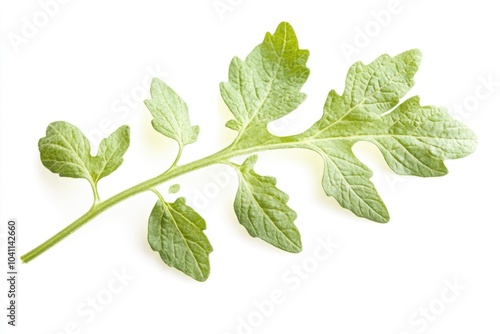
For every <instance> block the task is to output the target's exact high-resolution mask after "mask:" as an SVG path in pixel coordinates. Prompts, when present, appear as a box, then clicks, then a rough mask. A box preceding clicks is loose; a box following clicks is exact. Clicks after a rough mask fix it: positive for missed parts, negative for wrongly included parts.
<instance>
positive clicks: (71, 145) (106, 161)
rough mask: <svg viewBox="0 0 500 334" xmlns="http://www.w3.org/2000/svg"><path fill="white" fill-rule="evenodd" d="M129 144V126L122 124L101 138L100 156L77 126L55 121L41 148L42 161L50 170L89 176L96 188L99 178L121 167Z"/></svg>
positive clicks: (39, 144)
mask: <svg viewBox="0 0 500 334" xmlns="http://www.w3.org/2000/svg"><path fill="white" fill-rule="evenodd" d="M129 143H130V130H129V127H128V126H126V125H124V126H121V127H120V128H118V129H117V130H116V131H115V132H113V133H112V134H111V135H110V136H109V137H108V138H105V139H103V140H102V141H101V143H100V145H99V150H98V152H97V155H96V156H92V155H91V154H90V144H89V141H88V139H87V138H86V137H85V136H84V134H83V133H82V132H81V131H80V130H79V129H78V128H77V127H76V126H74V125H72V124H70V123H66V122H53V123H51V124H49V126H48V127H47V133H46V136H45V137H43V138H41V139H40V141H39V142H38V148H39V150H40V158H41V160H42V164H43V165H44V166H45V167H47V169H49V170H50V171H51V172H53V173H56V174H59V175H60V176H64V177H73V178H83V179H87V180H88V181H89V182H90V183H91V184H92V186H93V187H95V185H96V184H97V182H98V181H99V180H100V179H102V178H103V177H105V176H107V175H109V174H111V173H112V172H113V171H115V170H116V169H117V168H118V167H120V165H121V163H122V162H123V155H124V154H125V152H126V151H127V149H128V146H129Z"/></svg>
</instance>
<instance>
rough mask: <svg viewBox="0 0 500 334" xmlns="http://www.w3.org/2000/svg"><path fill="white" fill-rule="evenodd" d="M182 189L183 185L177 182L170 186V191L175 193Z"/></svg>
mask: <svg viewBox="0 0 500 334" xmlns="http://www.w3.org/2000/svg"><path fill="white" fill-rule="evenodd" d="M180 189H181V186H180V185H179V184H178V183H176V184H172V185H171V186H170V188H168V192H169V193H170V194H175V193H178V192H179V190H180Z"/></svg>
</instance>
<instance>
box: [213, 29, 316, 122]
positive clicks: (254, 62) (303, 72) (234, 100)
mask: <svg viewBox="0 0 500 334" xmlns="http://www.w3.org/2000/svg"><path fill="white" fill-rule="evenodd" d="M308 57H309V51H308V50H301V49H299V44H298V41H297V37H296V36H295V32H294V31H293V28H292V26H291V25H290V24H288V23H286V22H283V23H281V24H280V25H279V26H278V28H277V29H276V32H275V33H274V35H272V34H270V33H267V34H266V36H265V38H264V41H263V42H262V43H261V44H259V45H258V46H257V47H256V48H255V49H254V50H253V51H252V52H251V53H250V54H249V55H248V56H247V58H246V59H245V61H243V60H241V59H239V58H237V57H235V58H233V60H232V61H231V65H230V67H229V82H227V83H221V85H220V91H221V95H222V98H223V100H224V102H225V103H226V105H227V106H228V108H229V110H230V111H231V113H232V114H233V115H234V117H235V119H234V120H231V121H229V122H228V123H227V125H226V126H227V127H229V128H230V129H233V130H242V129H244V128H247V127H250V126H251V125H252V126H253V125H255V126H260V127H264V126H265V125H266V124H267V123H269V122H270V121H273V120H276V119H278V118H280V117H283V116H285V115H287V114H288V113H290V112H291V111H293V110H295V109H296V108H297V107H298V106H299V105H300V104H301V103H302V101H304V99H305V97H306V95H305V94H303V93H301V92H300V89H301V88H302V85H303V84H304V83H305V82H306V80H307V77H308V76H309V69H308V68H307V67H306V62H307V58H308Z"/></svg>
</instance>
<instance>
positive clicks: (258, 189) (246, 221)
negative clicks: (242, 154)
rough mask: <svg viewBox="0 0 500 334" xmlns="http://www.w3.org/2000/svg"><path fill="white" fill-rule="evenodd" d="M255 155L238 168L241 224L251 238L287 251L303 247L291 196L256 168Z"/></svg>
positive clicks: (235, 207)
mask: <svg viewBox="0 0 500 334" xmlns="http://www.w3.org/2000/svg"><path fill="white" fill-rule="evenodd" d="M256 161H257V156H256V155H253V156H251V157H249V158H248V159H246V160H245V162H244V163H243V165H242V166H239V167H238V171H239V186H238V192H237V193H236V199H235V201H234V210H235V212H236V216H237V217H238V220H239V222H240V224H241V225H243V226H244V227H245V228H246V229H247V231H248V233H249V234H250V235H251V236H252V237H257V238H260V239H262V240H264V241H267V242H268V243H270V244H271V245H273V246H276V247H278V248H281V249H283V250H285V251H288V252H292V253H298V252H300V251H301V250H302V243H301V241H300V234H299V231H298V229H297V227H296V226H295V224H294V220H295V219H296V218H297V214H296V213H295V211H293V210H292V209H290V208H289V207H288V205H287V204H286V203H287V202H288V195H287V194H285V193H284V192H283V191H281V190H279V189H278V188H277V187H276V179H275V178H274V177H270V176H261V175H259V174H257V173H255V171H254V170H253V166H254V165H255V162H256Z"/></svg>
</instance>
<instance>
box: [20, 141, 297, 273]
mask: <svg viewBox="0 0 500 334" xmlns="http://www.w3.org/2000/svg"><path fill="white" fill-rule="evenodd" d="M232 147H233V145H230V146H228V147H226V148H225V149H223V150H221V151H219V152H217V153H214V154H212V155H209V156H207V157H205V158H202V159H199V160H195V161H193V162H190V163H187V164H185V165H180V166H179V165H175V164H174V165H173V166H172V167H171V168H170V169H168V170H167V171H166V172H164V173H162V174H160V175H158V176H156V177H153V178H151V179H149V180H146V181H144V182H141V183H139V184H137V185H135V186H133V187H131V188H128V189H126V190H124V191H122V192H120V193H118V194H116V195H114V196H112V197H110V198H108V199H106V200H104V201H102V202H97V203H95V204H94V205H93V206H92V208H91V209H90V210H89V211H87V212H86V213H85V214H83V215H82V216H81V217H79V218H78V219H76V220H75V221H74V222H73V223H71V224H70V225H68V226H66V227H65V228H64V229H62V230H61V231H60V232H58V233H57V234H55V235H54V236H52V237H51V238H50V239H48V240H47V241H45V242H44V243H42V244H40V245H39V246H38V247H36V248H34V249H32V250H31V251H29V252H28V253H26V254H24V255H23V256H21V261H22V262H24V263H28V262H30V261H31V260H33V259H34V258H36V257H38V256H39V255H41V254H42V253H44V252H45V251H47V250H48V249H49V248H51V247H52V246H54V245H55V244H57V243H58V242H60V241H61V240H63V239H64V238H66V237H67V236H69V235H70V234H71V233H73V232H75V231H76V230H77V229H79V228H80V227H82V226H83V225H85V224H86V223H88V222H89V221H90V220H92V219H93V218H95V217H96V216H98V215H99V214H101V213H102V212H104V211H106V210H107V209H109V208H110V207H112V206H114V205H115V204H118V203H120V202H121V201H123V200H125V199H127V198H129V197H132V196H134V195H137V194H139V193H142V192H145V191H148V190H151V189H154V188H155V187H156V186H158V185H160V184H162V183H164V182H166V181H169V180H171V179H174V178H176V177H178V176H181V175H183V174H186V173H189V172H192V171H194V170H197V169H200V168H203V167H207V166H210V165H213V164H218V163H225V162H227V161H228V160H229V159H231V158H233V157H237V156H240V155H245V154H250V153H254V152H258V151H261V150H263V149H265V150H271V149H281V148H288V147H294V146H293V145H290V143H287V142H286V141H276V142H274V143H272V144H268V145H262V146H253V147H249V148H245V149H239V150H238V149H237V150H233V149H232Z"/></svg>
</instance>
